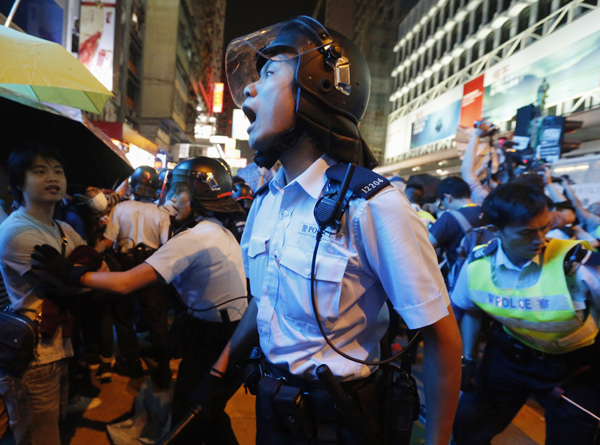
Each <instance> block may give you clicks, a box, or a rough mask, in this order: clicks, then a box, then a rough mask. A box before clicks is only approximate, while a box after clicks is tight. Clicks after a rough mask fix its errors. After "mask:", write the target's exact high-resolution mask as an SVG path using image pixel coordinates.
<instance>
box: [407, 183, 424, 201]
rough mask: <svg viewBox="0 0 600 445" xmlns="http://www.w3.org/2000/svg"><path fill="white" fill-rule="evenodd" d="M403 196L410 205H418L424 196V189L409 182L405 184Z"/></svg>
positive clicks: (417, 184)
mask: <svg viewBox="0 0 600 445" xmlns="http://www.w3.org/2000/svg"><path fill="white" fill-rule="evenodd" d="M404 194H405V195H406V197H407V198H408V200H409V201H410V202H411V203H413V204H420V203H421V201H422V200H423V196H424V195H425V188H424V187H423V186H422V185H421V184H419V183H417V182H411V183H408V184H406V189H405V190H404Z"/></svg>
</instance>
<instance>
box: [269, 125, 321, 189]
mask: <svg viewBox="0 0 600 445" xmlns="http://www.w3.org/2000/svg"><path fill="white" fill-rule="evenodd" d="M321 156H323V152H322V151H321V150H319V149H318V148H317V146H316V145H315V143H314V142H313V141H312V139H311V138H310V137H309V136H308V135H306V133H305V134H303V135H302V136H300V137H299V138H298V140H297V141H296V143H295V144H294V145H293V146H291V147H290V148H288V149H287V150H285V151H284V152H283V153H282V154H281V157H280V158H279V161H280V162H281V166H282V168H283V172H284V173H285V182H286V184H289V183H290V182H292V181H293V180H294V179H296V178H297V177H298V176H300V175H301V174H302V173H304V172H305V171H306V169H307V168H308V167H310V166H311V165H312V163H313V162H315V161H316V160H317V159H319V158H320V157H321Z"/></svg>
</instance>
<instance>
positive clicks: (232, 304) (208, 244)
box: [36, 157, 247, 444]
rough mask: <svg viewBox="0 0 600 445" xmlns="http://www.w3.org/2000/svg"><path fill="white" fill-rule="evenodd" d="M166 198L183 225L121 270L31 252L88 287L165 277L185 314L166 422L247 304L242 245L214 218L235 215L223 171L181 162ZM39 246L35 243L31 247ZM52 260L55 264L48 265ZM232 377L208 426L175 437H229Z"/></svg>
mask: <svg viewBox="0 0 600 445" xmlns="http://www.w3.org/2000/svg"><path fill="white" fill-rule="evenodd" d="M171 196H172V197H171V200H172V202H173V206H174V208H175V211H176V212H177V213H176V216H175V219H176V220H177V223H178V226H180V227H182V228H184V229H183V230H181V231H180V232H179V233H178V234H177V235H176V236H174V237H173V238H171V239H170V240H169V241H168V242H167V243H166V244H165V245H164V246H162V247H161V248H160V249H158V250H157V251H156V252H155V253H154V254H153V255H152V256H150V257H149V258H148V259H147V260H146V261H145V262H143V263H142V264H140V265H139V266H136V267H134V268H133V269H130V270H128V271H125V272H98V273H95V272H94V273H92V272H87V273H86V270H85V269H82V268H80V267H76V268H73V265H72V264H69V263H68V262H66V260H61V259H60V258H58V257H56V253H57V252H54V253H53V252H52V251H51V250H49V249H48V248H47V246H44V247H43V248H42V249H41V251H39V252H38V254H37V255H36V259H38V260H39V261H41V262H42V263H43V266H42V267H44V268H45V269H47V270H48V271H49V272H51V273H54V274H55V275H57V276H59V277H61V278H62V279H63V280H66V281H70V282H71V283H75V284H79V285H81V286H85V287H90V288H93V289H102V290H106V291H111V292H117V293H121V294H128V293H130V292H133V291H135V290H137V289H141V288H143V287H146V286H149V285H151V284H155V283H158V282H164V283H173V284H174V286H175V288H176V290H177V292H178V294H179V295H180V296H181V299H182V301H183V303H184V305H185V306H186V307H187V311H188V314H189V317H188V318H187V319H186V320H185V323H184V330H185V332H184V335H183V337H184V344H183V345H179V346H181V347H182V349H183V351H184V353H183V360H182V361H181V364H180V367H179V372H178V376H177V381H176V384H175V390H174V395H173V407H172V422H173V424H177V422H179V420H181V418H183V417H184V416H185V415H186V414H187V411H188V407H189V403H188V400H187V399H188V395H189V393H190V391H191V390H192V389H193V388H194V387H195V386H196V385H197V384H198V382H199V381H200V380H201V379H202V377H203V375H205V374H206V373H207V372H208V370H209V369H210V366H211V364H212V363H213V362H214V361H215V360H216V359H217V357H218V356H219V354H220V352H221V350H222V349H223V348H224V347H225V345H226V344H227V341H228V340H229V338H230V337H231V334H232V333H233V331H234V330H235V328H236V327H237V325H238V322H239V320H240V319H241V317H242V315H243V314H244V311H245V310H246V307H247V299H246V295H247V291H246V277H245V276H244V270H243V262H242V252H241V249H240V246H239V244H238V242H237V240H236V239H235V237H234V236H233V234H232V233H231V232H230V231H229V230H227V229H225V227H224V226H223V223H222V221H221V220H227V219H228V218H230V217H233V216H236V215H240V214H243V213H244V211H243V210H242V208H241V207H240V206H239V205H238V204H237V203H236V202H235V200H234V199H233V197H232V182H231V176H230V175H229V172H228V170H227V168H226V167H225V164H224V163H223V162H222V161H220V160H217V159H211V158H206V157H198V158H193V159H189V160H185V161H182V162H181V163H179V164H178V165H177V166H176V167H175V169H174V170H173V177H172V183H171ZM38 250H39V249H38ZM56 263H60V264H58V265H57V264H56ZM238 386H239V384H238V385H237V386H235V387H231V388H230V390H228V391H224V392H222V393H221V394H220V400H219V406H220V407H221V409H220V411H219V412H216V413H213V417H212V419H211V424H210V425H202V426H200V427H198V428H197V429H192V430H191V431H188V432H187V434H189V436H185V437H181V438H180V440H181V442H179V443H202V442H203V441H204V442H205V443H207V444H228V443H237V441H236V439H235V435H234V433H233V430H232V429H231V424H230V421H229V417H228V416H227V414H226V413H225V412H224V411H223V409H224V408H225V403H226V402H227V399H228V398H229V397H231V395H232V394H233V393H234V392H235V390H236V389H237V387H238Z"/></svg>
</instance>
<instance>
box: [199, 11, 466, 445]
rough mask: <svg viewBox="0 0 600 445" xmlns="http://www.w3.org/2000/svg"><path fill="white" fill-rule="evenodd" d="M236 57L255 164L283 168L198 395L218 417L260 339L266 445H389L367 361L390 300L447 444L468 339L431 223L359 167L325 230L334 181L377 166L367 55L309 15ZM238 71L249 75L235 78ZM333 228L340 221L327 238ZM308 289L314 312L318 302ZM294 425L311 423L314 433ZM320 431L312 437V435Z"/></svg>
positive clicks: (246, 42) (431, 433)
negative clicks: (239, 303) (227, 327)
mask: <svg viewBox="0 0 600 445" xmlns="http://www.w3.org/2000/svg"><path fill="white" fill-rule="evenodd" d="M257 39H258V40H259V41H256V40H257ZM257 51H258V55H257ZM227 57H233V58H234V60H231V61H230V63H228V67H230V68H231V71H229V72H228V80H229V85H230V87H231V89H232V94H233V95H234V98H235V100H236V103H237V104H238V105H242V102H243V110H244V112H245V114H246V116H248V118H249V119H250V122H251V126H250V128H249V136H250V140H249V143H250V146H251V147H252V148H253V149H254V150H256V156H255V161H256V162H257V163H258V164H259V165H261V166H264V167H265V168H269V167H271V166H272V165H273V164H274V162H275V161H277V160H279V161H280V162H281V166H282V167H281V169H280V170H279V171H278V173H277V175H276V176H275V178H274V179H273V180H272V181H271V182H270V183H269V185H268V187H266V188H265V189H263V191H262V192H260V193H257V194H255V199H254V203H253V205H252V208H251V210H250V214H249V217H248V221H247V223H246V230H245V231H244V236H243V239H242V251H243V253H244V260H245V267H246V274H247V276H248V277H249V279H250V286H251V293H252V296H253V299H252V300H251V302H250V305H249V308H248V310H247V311H246V314H245V316H244V318H243V319H242V321H241V323H240V326H239V327H238V329H237V330H236V332H235V333H234V335H233V337H232V340H231V342H230V344H229V345H228V347H227V348H226V349H225V350H224V352H223V354H222V355H221V357H220V359H219V360H218V361H217V362H216V364H215V366H214V368H215V369H214V370H211V373H210V375H211V377H212V381H209V382H206V384H205V385H203V386H202V387H201V388H199V390H198V391H197V393H196V394H197V396H198V398H197V400H198V401H199V403H200V404H201V405H202V406H203V408H204V409H205V410H207V411H208V412H210V410H211V407H212V406H213V404H214V402H213V398H214V394H215V393H216V394H218V391H219V386H220V383H219V382H221V378H222V377H221V376H222V375H227V372H230V371H231V370H232V369H234V368H235V365H236V364H238V363H239V361H240V360H241V359H242V358H244V357H246V356H247V354H248V352H249V346H251V345H252V344H253V343H254V341H255V340H256V339H257V336H258V340H259V341H260V345H261V347H262V350H263V353H264V355H265V356H266V362H267V363H266V370H265V375H264V376H263V377H262V379H261V381H260V383H259V385H258V394H257V443H261V444H268V443H295V442H296V441H297V443H317V442H318V441H319V440H323V439H324V437H323V436H322V435H323V434H325V435H327V434H329V440H330V441H332V442H340V443H352V444H354V443H363V441H364V440H368V441H372V442H373V443H380V442H381V441H382V439H383V436H384V435H385V434H384V432H383V431H382V425H383V417H384V416H385V415H386V412H384V411H383V410H382V409H381V406H382V399H381V397H382V394H381V393H378V392H377V388H376V385H375V378H376V376H377V375H378V371H377V366H376V365H374V364H373V363H369V364H365V362H364V361H365V360H367V361H377V360H378V359H379V358H380V349H379V340H380V339H381V338H382V336H383V334H384V333H385V330H386V328H387V325H388V314H387V310H386V309H385V295H387V296H388V297H389V298H390V299H391V300H392V302H393V306H394V308H395V309H396V310H397V311H398V312H399V313H400V314H401V315H402V317H403V318H404V321H405V322H406V323H407V325H408V326H409V327H411V328H420V329H421V335H422V337H423V340H424V345H425V354H424V357H425V377H424V378H425V388H426V389H425V390H426V394H427V404H428V405H427V406H428V407H427V441H428V443H431V444H447V443H448V440H449V434H450V427H451V421H452V418H453V415H454V409H455V406H456V403H457V398H458V384H459V369H458V368H459V365H460V359H459V356H460V351H459V349H460V338H459V334H458V330H457V327H456V322H455V320H454V317H453V315H452V311H451V309H450V308H449V303H450V302H449V298H448V296H447V292H446V289H445V286H444V283H443V279H442V277H441V275H440V273H439V270H438V268H437V261H436V257H435V252H434V250H433V248H432V247H431V245H430V244H429V242H428V241H427V231H426V229H425V227H424V226H423V224H421V223H420V221H419V219H418V218H417V215H416V213H415V212H414V211H413V210H412V209H411V208H410V205H409V202H408V200H407V199H405V197H404V196H403V195H402V194H401V193H400V192H399V191H398V190H397V189H396V188H394V187H389V186H388V184H389V182H388V181H387V180H385V179H384V178H383V177H381V176H379V175H377V174H374V173H373V172H371V171H370V170H369V169H368V168H364V167H357V170H356V172H355V173H354V175H353V179H354V181H355V183H354V185H351V188H350V190H351V191H352V192H354V193H355V194H356V196H354V197H352V198H350V194H351V193H350V191H349V192H348V195H347V196H348V197H349V200H346V201H344V203H343V205H342V206H341V207H342V208H345V207H346V206H347V209H346V210H345V211H343V212H342V213H343V214H341V215H339V214H338V215H336V214H335V213H334V215H333V216H332V217H331V218H330V217H328V216H327V214H328V213H329V212H326V213H327V214H326V215H323V216H320V217H319V221H320V223H319V224H320V226H321V227H319V224H317V223H316V221H315V216H314V214H315V212H314V211H315V206H316V205H318V204H317V203H318V202H319V199H320V198H321V197H322V196H323V193H325V192H327V191H328V189H327V187H328V186H330V187H332V188H334V190H335V187H336V185H339V184H340V183H341V182H343V179H344V177H345V174H346V171H347V164H344V163H347V162H352V163H355V164H358V165H359V166H367V167H373V166H374V165H375V164H374V160H373V156H372V154H371V152H370V150H369V148H368V146H367V145H366V143H365V142H364V141H363V140H362V138H361V137H360V133H359V131H358V127H357V125H358V122H359V121H360V119H361V118H362V116H363V114H364V112H365V108H366V105H367V101H368V96H369V88H370V75H369V72H368V67H367V64H366V61H365V59H364V57H363V56H362V55H361V54H360V52H359V50H358V49H357V48H356V46H355V45H354V44H353V43H352V42H351V41H349V40H348V39H347V38H345V37H343V36H342V35H340V34H338V33H336V32H333V31H330V32H327V31H326V30H325V29H324V28H322V26H321V25H320V24H319V23H318V22H316V21H315V20H313V19H311V18H309V17H298V18H295V19H292V20H290V21H288V22H284V23H281V24H277V25H274V26H272V27H270V28H268V29H265V30H264V32H256V33H253V34H250V35H249V36H247V37H242V38H238V39H236V40H234V41H233V42H232V43H231V44H230V46H229V51H228V56H227ZM342 60H343V63H342ZM257 62H258V63H257ZM326 62H327V63H326ZM329 64H331V67H330V65H329ZM252 70H253V71H252ZM335 72H338V74H339V75H338V76H337V79H336V76H335ZM242 73H244V74H246V75H247V74H252V76H251V77H238V75H241V74H242ZM340 76H342V77H343V79H341V78H340ZM345 82H347V83H345ZM350 83H351V85H350ZM309 103H310V105H309ZM321 122H327V123H328V124H327V125H326V126H322V125H321ZM329 178H331V179H329ZM358 184H361V187H362V188H364V189H365V190H368V191H369V192H370V193H367V192H364V193H363V192H361V190H362V188H359V187H358ZM338 193H340V194H341V192H338ZM335 197H336V195H335V193H333V194H330V195H328V199H329V200H335V199H336V198H335ZM341 198H342V199H343V198H344V196H343V195H342V196H341ZM321 202H323V201H321ZM327 202H329V201H327ZM327 202H326V204H325V206H327V208H329V207H328V204H327ZM332 205H333V204H332ZM325 206H324V207H323V209H325ZM338 223H339V225H338ZM325 225H331V226H332V228H328V229H327V231H326V232H323V230H324V229H323V227H324V226H325ZM330 230H331V231H330ZM317 233H319V235H317ZM323 233H326V235H325V236H323V237H322V239H321V235H322V234H323ZM318 243H321V245H319V244H318ZM317 246H318V249H317ZM313 252H314V254H313ZM313 255H316V266H315V267H312V268H311V264H313V261H312V258H313ZM313 287H314V288H315V289H314V293H315V295H314V297H315V298H314V299H313V301H314V303H315V304H316V307H317V309H318V312H316V311H314V309H313V308H311V303H310V295H311V289H313ZM318 320H321V323H322V325H323V329H324V333H325V336H326V337H327V338H328V339H329V341H330V342H331V343H328V342H327V340H326V339H325V338H324V336H323V335H322V332H321V331H320V329H319V322H318ZM331 345H333V346H334V347H335V348H336V350H341V351H340V352H343V353H344V354H346V355H347V356H348V357H351V358H352V360H351V359H348V358H347V356H341V355H339V353H338V352H336V350H334V349H332V346H331ZM355 359H358V360H359V362H354V361H353V360H355ZM320 365H327V367H328V368H329V369H330V371H331V372H332V373H333V377H332V378H333V379H334V380H335V381H337V382H341V384H342V387H343V390H344V391H345V392H346V393H348V394H350V395H349V397H351V399H349V400H350V401H349V403H350V405H351V409H352V412H353V413H355V415H356V416H355V417H353V419H355V418H356V419H358V420H359V421H360V422H349V421H348V420H347V419H345V420H344V417H343V415H340V414H339V411H338V408H339V406H338V404H337V403H335V404H334V402H333V399H332V396H331V393H329V392H327V391H324V390H323V388H324V386H323V385H322V384H320V381H319V377H318V376H321V378H323V379H324V381H326V382H330V381H331V380H327V378H326V377H324V376H325V374H322V373H320V372H318V371H317V369H320V370H322V371H323V372H325V373H326V369H325V368H324V367H321V368H319V366H320ZM326 387H327V384H325V388H326ZM276 394H278V396H276ZM294 394H296V395H297V396H298V397H300V399H301V400H300V399H298V398H297V397H294ZM388 394H389V392H388ZM298 401H300V402H301V403H306V404H308V405H307V409H305V410H302V407H301V406H298V404H297V402H298ZM284 406H286V407H288V408H292V409H294V408H295V409H300V410H302V411H301V412H297V411H295V412H294V413H291V412H289V410H288V409H286V408H283V407H284ZM336 406H338V408H336ZM290 416H291V417H290ZM279 419H281V422H279ZM289 419H291V420H289ZM406 420H407V421H408V423H409V424H410V422H411V420H409V419H406ZM296 421H297V422H310V423H311V425H314V430H313V429H309V430H306V429H302V427H301V425H302V424H298V423H296ZM292 422H293V423H292ZM332 423H333V425H331V424H332ZM296 425H300V427H299V428H295V426H296ZM327 425H329V427H327ZM311 431H314V432H315V433H316V437H314V438H311V437H309V436H310V435H311V434H312V432H311ZM367 431H369V433H367ZM367 436H368V437H367ZM365 437H367V438H366V439H365Z"/></svg>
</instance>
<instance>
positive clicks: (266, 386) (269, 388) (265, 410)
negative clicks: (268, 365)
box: [257, 376, 281, 429]
mask: <svg viewBox="0 0 600 445" xmlns="http://www.w3.org/2000/svg"><path fill="white" fill-rule="evenodd" d="M280 387H281V380H277V379H274V378H273V377H270V376H263V378H261V379H260V381H259V382H258V395H257V403H258V404H259V406H258V407H257V408H258V409H260V411H261V413H262V417H263V419H265V420H266V421H267V422H268V423H269V424H271V425H273V426H274V428H273V429H279V428H276V427H275V426H279V424H278V416H277V412H276V410H275V406H274V400H275V395H276V394H277V392H278V391H279V388H280Z"/></svg>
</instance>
